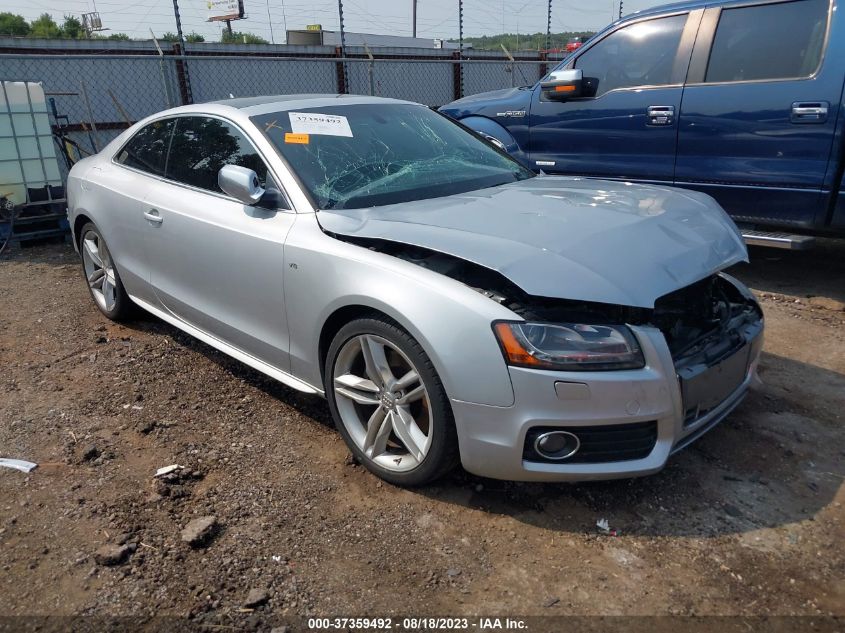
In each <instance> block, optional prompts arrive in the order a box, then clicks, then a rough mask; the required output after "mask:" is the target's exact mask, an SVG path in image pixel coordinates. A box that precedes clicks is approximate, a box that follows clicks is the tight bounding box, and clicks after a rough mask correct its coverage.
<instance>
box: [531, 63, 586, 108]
mask: <svg viewBox="0 0 845 633" xmlns="http://www.w3.org/2000/svg"><path fill="white" fill-rule="evenodd" d="M583 89H584V76H583V73H582V72H581V69H580V68H573V69H572V70H556V71H554V72H553V73H551V74H550V75H549V77H548V79H546V81H544V82H542V83H541V84H540V90H541V97H542V100H543V101H566V100H568V99H573V98H575V97H580V96H581V94H582V92H583Z"/></svg>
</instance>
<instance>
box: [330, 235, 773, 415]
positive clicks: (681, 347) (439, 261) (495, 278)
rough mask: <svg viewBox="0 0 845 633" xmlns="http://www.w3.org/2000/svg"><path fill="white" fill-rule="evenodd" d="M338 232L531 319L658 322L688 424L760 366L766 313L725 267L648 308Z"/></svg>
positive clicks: (593, 323) (631, 323) (588, 322)
mask: <svg viewBox="0 0 845 633" xmlns="http://www.w3.org/2000/svg"><path fill="white" fill-rule="evenodd" d="M335 237H337V238H338V239H342V240H344V241H349V242H352V243H355V244H357V245H359V246H362V247H365V248H368V249H371V250H375V251H378V252H381V253H384V254H387V255H391V256H393V257H397V258H399V259H402V260H404V261H407V262H410V263H412V264H415V265H417V266H420V267H422V268H426V269H428V270H432V271H434V272H436V273H439V274H441V275H444V276H446V277H449V278H451V279H454V280H456V281H459V282H461V283H463V284H465V285H467V286H469V287H470V288H472V289H473V290H475V291H476V292H479V293H480V294H482V295H484V296H486V297H488V298H489V299H490V300H492V301H495V302H496V303H498V304H500V305H503V306H505V307H507V308H508V309H509V310H511V311H512V312H514V313H515V314H516V315H518V316H519V317H521V318H522V319H524V320H525V321H530V322H541V323H550V324H554V323H567V324H585V325H591V326H597V325H610V326H624V325H627V326H645V327H654V328H657V329H658V330H660V332H661V333H662V334H663V337H664V339H665V341H666V345H667V347H668V349H669V352H670V354H671V356H672V360H673V363H674V367H675V371H676V374H677V378H678V381H679V386H680V389H681V397H682V402H683V407H684V420H683V425H684V428H693V427H694V426H695V425H696V423H697V422H698V421H699V420H703V419H704V418H705V417H706V416H707V415H708V414H709V413H711V412H712V411H713V410H714V409H715V408H717V407H719V406H720V405H721V404H722V403H724V402H725V401H726V400H728V399H730V398H731V396H732V395H733V394H734V393H735V392H736V391H737V390H738V389H739V388H740V386H742V385H743V384H744V382H745V381H746V378H747V377H748V376H749V374H750V372H753V370H754V367H751V364H752V362H753V360H754V359H756V358H757V356H758V354H759V350H760V347H761V346H762V336H761V333H762V330H763V313H762V311H761V309H760V307H759V305H758V304H757V301H756V300H755V299H754V297H753V295H752V294H751V293H750V291H748V290H747V289H746V288H745V287H744V286H743V285H742V284H740V283H739V282H738V281H736V280H735V279H733V278H732V277H731V276H729V275H727V274H725V273H716V274H712V275H709V276H707V277H705V278H704V279H701V280H699V281H696V282H695V283H693V284H691V285H688V286H685V287H683V288H680V289H678V290H675V291H673V292H671V293H669V294H666V295H664V296H662V297H659V298H658V299H657V300H656V301H655V304H654V308H642V307H633V306H624V305H614V304H608V303H598V302H590V301H577V300H567V299H558V298H549V297H537V296H532V295H529V294H527V293H525V292H524V291H523V290H522V289H521V288H519V287H518V286H517V285H515V284H514V283H513V282H511V281H510V280H508V279H507V278H506V277H504V276H503V275H502V274H501V273H499V272H497V271H494V270H491V269H488V268H485V267H484V266H480V265H478V264H474V263H472V262H468V261H466V260H463V259H460V258H458V257H454V256H452V255H447V254H444V253H439V252H436V251H432V250H429V249H426V248H422V247H418V246H409V245H406V244H400V243H396V242H391V241H387V240H380V239H368V238H358V237H354V238H353V237H348V236H337V235H336V236H335ZM596 369H601V367H596Z"/></svg>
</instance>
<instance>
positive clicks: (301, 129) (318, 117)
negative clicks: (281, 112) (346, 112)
mask: <svg viewBox="0 0 845 633" xmlns="http://www.w3.org/2000/svg"><path fill="white" fill-rule="evenodd" d="M288 116H290V128H291V131H292V132H293V133H294V134H323V135H324V136H347V137H349V138H352V128H350V127H349V121H348V120H347V119H346V117H345V116H340V115H338V114H320V113H318V112H288Z"/></svg>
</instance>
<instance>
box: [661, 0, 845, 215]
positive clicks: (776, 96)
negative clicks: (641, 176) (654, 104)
mask: <svg viewBox="0 0 845 633" xmlns="http://www.w3.org/2000/svg"><path fill="white" fill-rule="evenodd" d="M830 5H831V3H830V1H829V0H794V1H791V2H771V1H770V2H765V3H764V2H760V3H758V4H754V5H743V6H739V7H736V8H710V9H707V11H706V12H705V15H704V17H703V19H702V22H701V27H700V29H699V33H698V38H697V40H696V43H695V48H694V51H693V55H692V60H691V62H690V67H689V73H688V76H687V84H686V87H685V89H684V95H683V101H682V104H681V111H680V121H679V138H678V159H677V164H676V167H675V183H676V184H678V185H680V186H683V187H690V188H693V189H698V190H700V191H704V192H705V193H708V194H710V195H712V196H713V197H715V198H716V200H718V201H719V203H721V205H722V206H723V207H724V208H725V210H726V211H728V213H730V214H731V215H732V216H733V217H734V219H736V220H739V221H746V222H753V223H757V224H768V225H781V226H794V227H812V226H815V225H818V224H822V223H824V220H825V215H826V203H827V196H826V195H825V191H827V192H829V191H830V189H831V187H832V185H833V183H832V182H828V180H832V179H833V173H830V174H829V175H828V176H826V172H827V167H828V161H829V158H830V156H831V145H832V141H833V137H834V130H835V126H836V118H837V115H838V110H839V107H840V105H839V104H840V99H841V93H842V77H843V75H845V56H843V55H836V54H832V49H831V50H830V51H828V53H827V54H825V47H826V46H828V41H829V40H830V38H831V35H830V33H831V32H832V31H831V30H830V28H831V23H830V20H829V14H830V13H831V11H830ZM835 13H836V12H834V15H835ZM838 13H840V14H841V13H842V11H839V12H838ZM843 17H845V16H842V15H839V16H837V17H836V19H838V20H839V21H840V22H841V23H840V24H838V25H833V26H835V27H839V28H840V31H839V32H840V34H841V32H842V31H841V27H845V21H843ZM832 45H833V43H832V42H831V44H830V46H832Z"/></svg>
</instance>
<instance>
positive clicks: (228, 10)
mask: <svg viewBox="0 0 845 633" xmlns="http://www.w3.org/2000/svg"><path fill="white" fill-rule="evenodd" d="M205 5H206V7H208V21H209V22H220V21H225V20H240V19H241V18H242V17H244V9H243V2H240V1H239V0H206V3H205Z"/></svg>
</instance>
